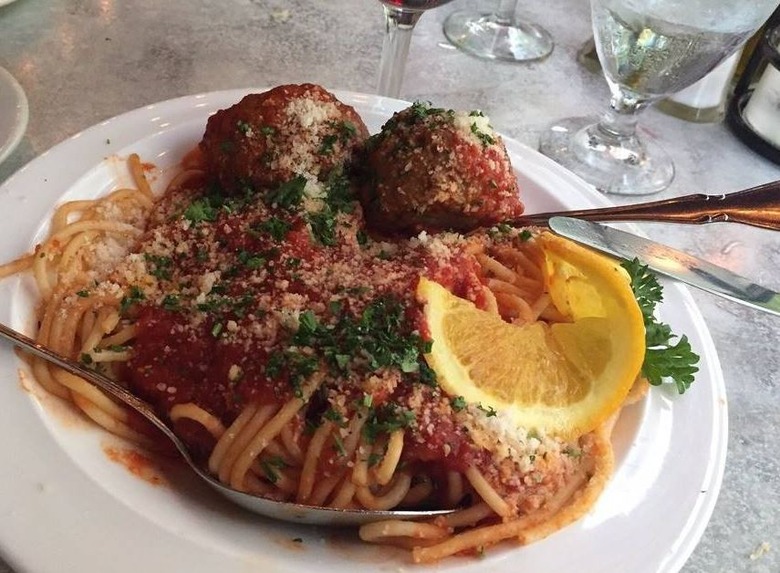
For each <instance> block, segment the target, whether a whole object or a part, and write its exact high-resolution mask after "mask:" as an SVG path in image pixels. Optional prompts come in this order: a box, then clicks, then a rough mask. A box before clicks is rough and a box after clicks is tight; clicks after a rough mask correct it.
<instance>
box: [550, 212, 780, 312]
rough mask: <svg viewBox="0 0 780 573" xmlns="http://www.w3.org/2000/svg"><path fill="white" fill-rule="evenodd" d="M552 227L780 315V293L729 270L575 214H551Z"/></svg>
mask: <svg viewBox="0 0 780 573" xmlns="http://www.w3.org/2000/svg"><path fill="white" fill-rule="evenodd" d="M549 225H550V229H552V230H553V231H555V232H556V233H558V234H559V235H561V236H563V237H567V238H569V239H572V240H573V241H576V242H578V243H582V244H584V245H588V246H590V247H593V248H594V249H596V250H599V251H602V252H604V253H608V254H610V255H612V256H615V257H619V258H622V259H629V260H631V259H634V258H637V259H639V260H640V261H641V262H642V263H643V264H645V265H647V266H648V267H649V268H651V269H653V270H654V271H655V272H657V273H660V274H662V275H665V276H667V277H671V278H673V279H676V280H678V281H681V282H684V283H686V284H689V285H691V286H695V287H696V288H700V289H702V290H705V291H707V292H711V293H713V294H716V295H719V296H722V297H725V298H727V299H729V300H733V301H735V302H739V303H742V304H745V305H747V306H750V307H753V308H757V309H759V310H764V311H766V312H769V313H772V314H775V315H778V316H780V294H778V293H776V292H775V291H773V290H770V289H768V288H764V287H762V286H760V285H757V284H755V283H754V282H752V281H750V280H748V279H746V278H745V277H742V276H740V275H738V274H736V273H734V272H731V271H730V270H728V269H724V268H723V267H719V266H717V265H714V264H712V263H709V262H707V261H705V260H702V259H699V258H696V257H694V256H692V255H689V254H687V253H683V252H682V251H678V250H676V249H673V248H671V247H667V246H666V245H662V244H660V243H656V242H654V241H650V240H648V239H644V238H642V237H638V236H636V235H632V234H631V233H626V232H625V231H619V230H618V229H613V228H612V227H607V226H604V225H599V224H598V223H590V222H588V221H583V220H582V219H573V218H571V217H551V218H550V221H549Z"/></svg>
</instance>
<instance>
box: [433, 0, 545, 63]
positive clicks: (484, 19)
mask: <svg viewBox="0 0 780 573" xmlns="http://www.w3.org/2000/svg"><path fill="white" fill-rule="evenodd" d="M518 1H519V0H500V1H499V3H498V7H497V8H496V10H495V12H490V13H485V12H479V11H474V10H458V11H456V12H453V13H452V14H450V15H449V16H448V17H447V19H446V20H445V21H444V35H445V36H447V39H448V40H449V41H450V43H452V44H453V45H454V46H456V47H457V48H459V49H461V50H463V51H464V52H466V53H468V54H471V55H472V56H477V57H478V58H483V59H486V60H502V61H505V62H530V61H534V60H541V59H542V58H544V57H546V56H548V55H549V54H550V52H552V49H553V46H554V43H553V39H552V36H550V34H549V32H547V30H545V29H544V28H541V27H539V26H537V25H536V24H531V23H530V22H524V21H522V20H520V19H518V18H517V16H516V11H517V4H518Z"/></svg>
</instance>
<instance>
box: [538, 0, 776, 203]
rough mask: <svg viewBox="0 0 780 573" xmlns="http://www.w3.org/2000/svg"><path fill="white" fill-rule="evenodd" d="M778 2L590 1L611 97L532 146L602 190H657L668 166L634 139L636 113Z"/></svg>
mask: <svg viewBox="0 0 780 573" xmlns="http://www.w3.org/2000/svg"><path fill="white" fill-rule="evenodd" d="M777 4H778V0H751V1H750V2H738V1H735V0H684V1H681V0H591V17H592V21H593V34H594V38H595V41H596V49H597V51H598V55H599V60H600V62H601V67H602V69H603V70H604V75H605V77H606V80H607V83H608V84H609V89H610V92H611V94H612V98H611V102H610V107H609V109H608V110H607V112H606V113H605V114H604V115H603V116H602V117H601V119H598V118H568V119H564V120H560V121H557V122H555V123H554V124H553V125H552V126H550V127H549V128H548V129H547V131H546V132H545V133H543V134H542V137H541V141H540V145H539V149H540V151H541V152H542V153H544V154H545V155H547V156H549V157H551V158H552V159H554V160H555V161H557V162H558V163H560V164H562V165H564V166H565V167H567V168H568V169H570V170H571V171H574V172H575V173H577V174H578V175H580V176H581V177H582V178H583V179H585V180H586V181H588V182H590V183H592V184H594V185H595V186H596V187H597V188H598V189H600V190H601V191H603V192H606V193H617V194H621V195H643V194H648V193H655V192H657V191H661V190H662V189H665V188H666V187H668V186H669V184H670V183H671V182H672V179H673V178H674V165H673V163H672V160H671V158H670V157H669V155H668V154H666V152H665V151H664V150H663V149H662V148H661V146H660V145H659V144H657V143H655V142H653V141H652V140H650V139H646V138H643V137H639V135H638V134H637V131H636V124H637V114H638V113H639V112H640V111H642V110H643V109H645V108H646V107H648V106H649V105H651V104H652V103H654V102H655V101H657V100H659V99H661V98H663V97H665V96H667V95H669V94H672V93H674V92H677V91H679V90H681V89H683V88H685V87H687V86H689V85H691V84H692V83H694V82H696V81H697V80H699V79H700V78H702V77H703V76H704V75H706V74H707V72H709V71H710V70H711V69H712V68H714V67H715V66H716V65H717V64H718V63H720V62H721V61H722V60H724V59H725V58H726V57H727V56H729V55H730V54H731V53H733V52H735V51H736V50H737V49H738V47H739V46H740V45H741V43H742V42H743V41H744V40H745V39H746V38H748V37H749V36H750V35H751V34H752V33H753V32H754V31H755V30H756V29H757V28H758V27H759V26H760V25H761V24H762V23H763V22H764V21H765V20H766V19H767V18H768V17H769V15H770V13H771V12H772V10H773V9H774V8H776V7H777Z"/></svg>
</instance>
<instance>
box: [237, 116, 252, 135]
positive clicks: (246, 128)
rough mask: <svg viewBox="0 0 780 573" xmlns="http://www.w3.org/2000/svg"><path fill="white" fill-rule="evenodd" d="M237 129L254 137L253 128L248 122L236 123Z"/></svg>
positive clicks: (239, 121) (240, 121)
mask: <svg viewBox="0 0 780 573" xmlns="http://www.w3.org/2000/svg"><path fill="white" fill-rule="evenodd" d="M236 129H238V131H240V132H241V133H242V134H244V135H246V136H251V135H252V126H251V125H249V123H248V122H246V121H242V120H238V121H237V122H236Z"/></svg>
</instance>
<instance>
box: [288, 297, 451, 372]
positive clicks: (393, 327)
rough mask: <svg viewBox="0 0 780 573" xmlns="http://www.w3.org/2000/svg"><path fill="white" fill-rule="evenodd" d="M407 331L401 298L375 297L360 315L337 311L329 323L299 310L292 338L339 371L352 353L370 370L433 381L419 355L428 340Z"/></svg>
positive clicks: (424, 348) (426, 348) (422, 352)
mask: <svg viewBox="0 0 780 573" xmlns="http://www.w3.org/2000/svg"><path fill="white" fill-rule="evenodd" d="M411 331H412V329H411V326H410V325H408V324H407V321H406V317H405V312H404V307H403V305H402V304H401V302H400V301H398V300H397V299H395V298H392V297H379V298H376V299H375V300H374V301H372V302H371V303H370V304H369V305H368V306H366V308H365V309H364V310H363V312H362V313H361V315H360V316H357V317H353V316H349V315H347V314H341V315H340V316H339V317H338V321H337V322H336V324H335V325H332V326H328V325H323V324H320V323H319V321H318V320H317V317H316V316H315V315H314V313H313V312H311V311H305V312H303V313H301V315H300V317H299V319H298V330H297V332H296V333H295V335H294V336H293V340H292V342H293V344H294V345H296V346H308V347H311V348H315V349H317V350H319V351H320V352H321V354H322V356H323V357H324V358H325V359H326V361H327V362H328V363H329V364H330V365H331V366H332V367H334V368H335V369H337V370H340V371H343V370H344V369H345V368H346V366H347V364H348V363H349V362H350V360H351V357H352V356H355V355H357V354H360V356H361V358H364V359H365V360H366V361H367V365H368V368H369V369H370V371H372V372H375V371H377V370H379V369H381V368H397V369H399V370H400V371H401V372H403V373H405V374H416V375H417V378H418V380H419V381H420V382H422V383H425V384H429V385H435V383H436V376H435V374H434V372H433V370H432V369H430V368H429V367H428V365H427V364H426V363H425V361H424V359H423V357H422V355H423V354H425V353H428V352H430V349H431V341H425V340H423V339H422V338H421V337H420V336H419V335H418V334H415V333H413V332H412V333H410V334H407V332H411Z"/></svg>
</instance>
